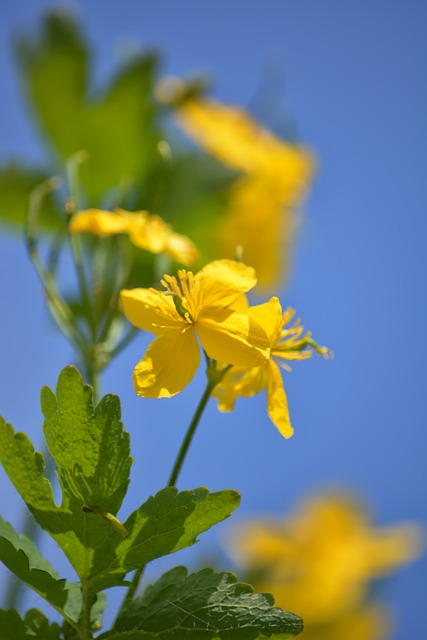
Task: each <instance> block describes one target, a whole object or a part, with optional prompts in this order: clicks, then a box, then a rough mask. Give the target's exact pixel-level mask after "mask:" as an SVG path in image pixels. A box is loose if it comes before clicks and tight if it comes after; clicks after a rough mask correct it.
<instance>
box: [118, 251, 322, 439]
mask: <svg viewBox="0 0 427 640" xmlns="http://www.w3.org/2000/svg"><path fill="white" fill-rule="evenodd" d="M255 284H256V276H255V271H254V269H253V268H252V267H248V266H246V265H244V264H242V263H240V262H235V261H233V260H216V261H213V262H211V263H209V264H208V265H206V266H205V267H204V268H203V269H202V270H201V271H199V272H198V273H197V274H196V275H193V273H192V272H190V271H185V270H180V271H178V277H175V276H169V275H165V276H164V278H163V280H162V285H163V288H164V290H163V291H159V290H157V289H153V288H150V289H142V288H141V289H132V290H123V291H122V292H121V302H122V307H123V311H124V313H125V315H126V317H127V318H128V320H129V321H130V322H131V323H132V324H133V325H135V326H136V327H138V328H139V329H143V330H145V331H149V332H151V333H154V334H155V335H156V336H157V337H156V339H155V340H154V342H152V343H151V345H150V346H149V348H148V350H147V352H146V354H145V356H144V357H143V358H142V360H141V361H140V362H139V363H138V364H137V365H136V367H135V371H134V385H135V390H136V392H137V393H138V394H139V395H140V396H143V397H149V398H162V397H171V396H173V395H175V394H176V393H178V392H179V391H181V390H182V389H183V388H184V387H185V386H186V385H187V384H188V383H189V382H190V381H191V379H192V378H193V376H194V374H195V372H196V370H197V368H198V366H199V363H200V350H199V347H198V343H197V339H196V336H197V337H198V339H199V341H200V344H201V346H202V348H203V350H204V352H205V354H206V356H207V357H208V358H210V359H212V360H213V361H215V366H216V370H217V372H219V375H218V379H217V381H216V384H215V385H213V395H214V396H215V397H216V398H217V399H218V406H219V408H220V410H222V411H230V410H231V409H233V406H234V402H235V399H236V398H237V397H238V396H244V397H248V396H252V395H254V394H255V393H258V392H259V391H261V390H263V389H265V388H266V389H267V398H268V401H267V405H268V414H269V416H270V418H271V420H272V421H273V423H274V424H275V425H276V426H277V428H278V429H279V431H280V432H281V433H282V435H284V436H285V437H287V438H288V437H290V436H291V435H292V433H293V430H292V427H291V424H290V418H289V412H288V404H287V398H286V393H285V390H284V387H283V382H282V378H281V375H280V371H279V368H278V364H279V365H281V366H282V367H283V368H285V369H288V370H289V366H288V365H287V362H286V361H292V360H303V359H307V358H309V357H311V355H312V354H313V353H314V352H316V351H317V352H318V353H320V354H322V355H324V356H325V357H326V356H327V355H328V350H327V349H325V348H324V347H319V346H318V345H317V344H316V343H315V342H314V341H313V340H312V339H311V336H310V333H305V334H304V331H303V328H302V327H301V326H300V324H299V321H296V322H294V323H293V324H291V326H288V325H289V323H290V322H291V320H292V318H293V314H294V312H293V311H292V310H291V309H287V310H286V311H285V312H284V313H282V308H281V305H280V302H279V300H278V299H277V298H275V297H273V298H271V300H270V301H269V302H267V303H265V304H261V305H257V306H254V307H250V306H249V304H248V301H247V299H246V296H245V294H246V293H247V292H248V291H249V290H250V289H252V288H253V287H254V286H255ZM276 363H278V364H276Z"/></svg>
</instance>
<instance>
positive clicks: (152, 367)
mask: <svg viewBox="0 0 427 640" xmlns="http://www.w3.org/2000/svg"><path fill="white" fill-rule="evenodd" d="M199 363H200V348H199V345H198V344H197V340H196V336H195V334H194V329H193V327H189V328H188V329H187V330H186V331H169V332H167V333H165V334H163V335H161V336H159V337H158V338H156V339H155V340H154V342H152V343H151V344H150V346H149V347H148V349H147V352H146V354H145V356H144V357H143V358H142V360H141V361H140V362H139V363H138V364H137V365H136V367H135V370H134V373H133V383H134V385H135V391H136V393H137V394H138V395H139V396H142V397H144V398H171V397H172V396H174V395H175V394H176V393H179V391H181V390H182V389H183V388H184V387H185V386H186V385H187V384H188V383H189V382H190V381H191V380H192V379H193V376H194V374H195V373H196V371H197V367H198V366H199Z"/></svg>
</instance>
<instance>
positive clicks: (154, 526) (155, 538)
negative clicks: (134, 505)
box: [93, 487, 240, 589]
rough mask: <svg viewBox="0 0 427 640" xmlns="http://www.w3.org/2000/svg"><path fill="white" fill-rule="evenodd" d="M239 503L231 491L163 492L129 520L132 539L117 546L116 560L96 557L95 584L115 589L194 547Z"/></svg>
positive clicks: (170, 488) (126, 524)
mask: <svg viewBox="0 0 427 640" xmlns="http://www.w3.org/2000/svg"><path fill="white" fill-rule="evenodd" d="M239 502H240V496H239V494H238V493H237V492H236V491H231V490H226V491H218V492H216V493H209V491H208V490H207V489H206V488H204V487H200V488H199V489H195V490H193V491H182V492H180V493H178V491H177V489H175V488H174V487H167V488H166V489H163V490H162V491H160V492H159V493H157V494H156V495H155V496H153V497H151V498H149V499H148V500H147V502H146V503H145V504H143V505H142V506H141V507H140V508H139V509H137V511H134V513H132V514H131V515H130V516H129V518H128V519H127V520H126V522H125V523H124V526H125V527H126V529H127V531H128V532H129V536H128V537H127V538H125V539H123V540H121V541H120V542H118V543H117V544H116V545H115V555H114V557H112V558H111V557H110V558H107V557H105V556H102V555H101V554H100V553H95V559H94V568H95V570H96V571H97V573H98V575H95V574H94V575H93V584H94V585H95V586H96V589H105V588H107V587H109V586H113V585H114V584H115V581H116V580H117V578H120V577H121V576H124V575H125V574H126V573H128V572H129V571H131V570H132V569H134V568H137V567H144V566H145V565H146V564H147V563H148V562H150V561H151V560H154V559H155V558H160V557H161V556H164V555H167V554H169V553H173V552H174V551H178V550H179V549H183V548H184V547H188V546H190V545H192V544H194V543H195V542H196V538H197V536H198V535H199V534H200V533H202V532H203V531H207V530H208V529H209V528H210V527H212V526H213V525H214V524H216V523H218V522H220V521H221V520H224V519H225V518H227V517H228V516H229V515H230V514H231V513H232V511H233V510H234V509H236V508H237V507H238V505H239Z"/></svg>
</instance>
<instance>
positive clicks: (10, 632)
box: [0, 609, 61, 640]
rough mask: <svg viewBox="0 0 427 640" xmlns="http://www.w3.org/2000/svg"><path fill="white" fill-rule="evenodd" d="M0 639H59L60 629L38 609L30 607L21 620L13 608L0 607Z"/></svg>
mask: <svg viewBox="0 0 427 640" xmlns="http://www.w3.org/2000/svg"><path fill="white" fill-rule="evenodd" d="M0 630H1V640H28V639H29V638H32V640H59V638H60V633H61V630H60V628H59V625H58V624H56V622H52V623H51V622H49V620H48V619H47V618H46V617H45V616H44V615H43V613H42V612H41V611H39V610H38V609H31V610H30V611H28V612H27V613H26V614H25V620H22V618H21V617H20V615H19V613H18V612H17V611H15V609H8V610H7V611H4V610H3V609H0Z"/></svg>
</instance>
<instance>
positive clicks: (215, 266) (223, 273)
mask: <svg viewBox="0 0 427 640" xmlns="http://www.w3.org/2000/svg"><path fill="white" fill-rule="evenodd" d="M195 280H196V283H197V285H198V286H199V287H200V288H201V289H202V292H203V293H202V296H203V298H202V304H203V307H214V308H215V307H222V308H224V307H227V306H228V305H229V304H231V303H232V302H233V301H234V300H235V299H236V298H237V297H238V296H239V295H240V294H241V293H246V292H247V291H249V290H250V289H252V288H253V287H254V286H255V285H256V275H255V271H254V269H253V268H252V267H248V266H246V265H245V264H242V263H241V262H236V261H235V260H214V261H213V262H209V263H208V264H207V265H206V266H205V267H203V269H201V270H200V271H199V272H198V273H197V274H196V276H195Z"/></svg>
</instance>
